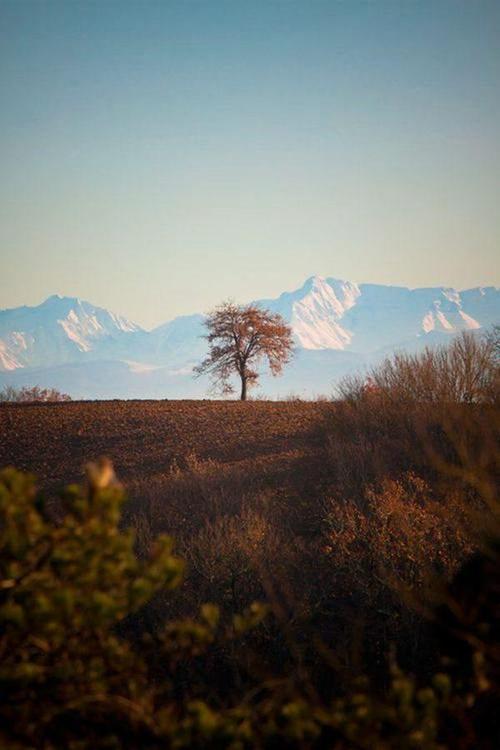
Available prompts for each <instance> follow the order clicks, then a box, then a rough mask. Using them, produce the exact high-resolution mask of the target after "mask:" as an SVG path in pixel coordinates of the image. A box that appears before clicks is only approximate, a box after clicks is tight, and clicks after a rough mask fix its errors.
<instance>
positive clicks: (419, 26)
mask: <svg viewBox="0 0 500 750" xmlns="http://www.w3.org/2000/svg"><path fill="white" fill-rule="evenodd" d="M499 38H500V3H499V2H498V1H497V0H491V1H489V0H475V1H474V2H470V0H449V1H448V0H420V2H403V0H393V1H392V2H384V1H383V0H378V1H377V2H373V3H368V2H356V0H351V1H350V2H334V1H333V0H326V1H325V2H322V1H320V0H303V1H302V2H294V1H293V0H290V1H288V2H274V1H272V0H269V1H266V2H259V1H258V0H252V1H251V2H236V1H230V0H228V1H227V2H219V1H218V0H211V1H210V2H197V1H193V2H172V1H170V2H159V1H158V2H157V1H156V0H144V1H142V2H139V0H136V1H134V2H129V1H127V0H120V1H119V2H114V1H113V0H108V1H107V2H93V1H91V0H80V1H79V0H73V1H72V2H68V0H61V1H60V2H55V1H52V0H47V1H45V2H38V1H35V0H23V1H22V2H20V0H2V1H1V3H0V163H1V164H2V182H1V185H0V275H1V279H2V287H1V295H0V308H6V307H15V306H18V305H22V304H33V305H34V304H39V303H40V302H41V301H42V300H43V299H45V298H46V297H48V296H49V295H51V294H54V293H60V294H67V295H71V296H76V297H81V298H83V299H89V300H92V302H94V303H95V304H97V305H102V306H106V307H109V308H110V309H113V310H116V311H117V312H118V313H122V314H124V315H126V316H127V317H129V318H131V319H132V320H134V321H137V322H138V323H139V324H141V325H143V326H146V327H151V326H153V325H155V324H158V323H160V322H163V321H165V320H167V319H170V318H174V317H175V316H177V315H179V314H183V313H188V312H192V311H193V309H194V310H201V311H203V310H206V309H207V308H209V307H210V306H212V305H213V304H215V303H217V302H219V301H220V300H221V299H224V298H227V297H234V298H236V299H239V300H250V299H253V298H256V297H262V296H265V297H270V298H271V297H275V296H276V295H277V294H279V293H280V292H282V291H283V290H284V289H294V288H296V287H297V285H298V284H299V283H301V281H302V280H303V279H304V278H305V277H306V276H309V275H310V274H311V272H314V273H317V274H323V275H325V276H326V275H334V276H335V277H337V278H346V279H352V280H353V281H357V282H364V281H371V282H377V283H382V284H403V285H407V286H410V287H420V286H438V285H442V284H444V285H451V286H455V287H457V288H469V287H475V286H481V285H491V284H494V285H498V284H500V268H499V261H498V258H499V256H500V253H499V249H500V212H499V211H498V196H499V195H500V149H499V148H498V145H499V144H498V138H499V133H500V95H499V81H500V45H499V43H498V40H499Z"/></svg>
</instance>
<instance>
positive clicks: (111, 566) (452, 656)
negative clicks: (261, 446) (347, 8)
mask: <svg viewBox="0 0 500 750" xmlns="http://www.w3.org/2000/svg"><path fill="white" fill-rule="evenodd" d="M464 346H465V347H466V348H465V349H464V351H465V353H466V354H467V353H468V354H467V356H465V358H464V363H466V368H465V371H464V373H463V374H464V382H471V383H474V382H475V379H474V377H473V378H472V379H471V380H467V378H465V375H466V374H467V373H470V372H474V367H472V365H473V364H474V361H475V358H476V353H475V351H474V349H473V348H471V346H472V344H471V345H470V346H469V344H468V343H467V342H466V341H465V342H464ZM481 354H484V350H483V349H481ZM469 355H470V356H469ZM491 356H493V354H492V355H491ZM471 357H472V359H473V361H472V362H471V361H470V358H471ZM422 361H423V360H422ZM488 361H490V360H488ZM491 362H492V363H493V365H492V368H491V369H490V375H491V377H489V378H487V379H485V380H483V381H482V385H481V388H479V389H477V388H476V390H475V392H474V397H473V398H472V399H468V398H463V396H461V397H460V399H459V398H457V397H449V396H446V398H442V399H434V400H433V399H430V398H423V397H422V390H421V388H422V386H423V384H424V382H425V383H429V382H432V377H431V378H430V376H429V372H428V367H424V366H422V367H421V368H420V369H418V368H417V370H412V372H416V373H417V376H416V379H415V384H414V386H413V387H412V389H408V388H406V389H405V390H404V396H402V392H401V390H400V389H399V388H397V387H396V386H395V384H394V383H395V381H394V378H393V377H392V375H391V379H390V380H388V379H387V378H384V377H382V375H380V373H379V375H380V379H379V381H378V382H376V381H375V385H374V383H373V382H372V381H371V382H370V383H369V384H368V387H366V384H365V387H363V388H355V387H352V388H351V389H350V390H349V391H346V392H345V393H344V399H343V401H342V402H340V403H338V404H336V405H334V406H333V407H331V408H326V407H325V408H323V407H322V408H321V410H320V411H317V412H316V413H315V414H316V416H315V420H316V422H315V428H314V429H315V432H314V435H315V436H316V439H315V440H314V441H313V440H312V435H313V433H310V434H311V440H309V439H308V440H307V441H306V442H307V443H308V444H309V445H310V446H312V447H313V450H311V451H310V452H308V453H306V452H303V453H298V454H297V455H295V456H294V457H293V459H292V460H291V461H290V462H289V463H288V464H287V465H286V469H285V470H284V471H283V472H282V473H281V474H279V473H278V472H276V473H273V472H271V473H270V474H267V475H266V474H265V473H264V474H263V475H262V474H259V476H252V475H251V474H250V473H249V471H248V466H247V467H246V470H245V471H244V472H242V473H241V474H238V471H237V467H235V466H234V465H230V466H227V465H224V463H217V462H215V461H212V462H211V461H207V460H205V461H200V460H198V459H197V458H196V457H194V456H191V458H190V459H189V461H188V460H186V462H185V463H183V465H181V466H175V465H172V466H171V467H170V470H169V472H168V476H167V477H160V478H157V480H156V481H151V483H150V484H151V486H150V487H149V491H148V489H147V487H146V486H145V485H144V486H141V487H140V488H139V487H138V486H137V485H136V486H135V487H133V486H132V488H131V494H132V498H131V499H130V500H129V501H128V502H127V503H126V504H125V505H124V506H123V515H122V519H121V521H120V519H119V516H120V508H121V504H122V499H123V493H122V489H121V488H120V487H119V485H118V484H117V483H116V480H115V479H114V474H113V471H112V468H111V466H110V464H109V463H107V462H102V463H100V464H97V465H91V466H90V467H89V471H88V480H87V486H86V488H84V489H78V488H76V487H74V488H72V489H70V490H69V491H68V492H67V493H66V494H65V497H64V499H63V500H62V501H59V502H58V503H57V504H55V503H54V502H53V501H52V500H51V499H50V498H49V499H48V500H47V501H45V502H44V501H43V500H42V499H41V497H40V496H39V495H38V494H37V493H35V491H34V488H33V484H32V481H31V480H29V479H27V478H26V477H24V476H21V475H18V474H17V473H15V472H12V470H11V471H10V472H7V473H4V475H3V477H2V484H1V493H0V497H1V500H0V513H1V516H2V518H1V529H2V537H1V544H2V556H1V557H2V571H1V572H2V582H1V583H0V590H1V592H2V593H1V600H2V609H1V610H0V615H1V616H2V618H3V625H2V637H1V645H0V648H1V649H2V655H3V657H2V665H3V666H2V673H1V682H0V688H1V690H2V693H3V695H4V696H7V698H8V699H7V700H4V701H3V703H2V708H1V709H0V711H1V712H2V715H3V722H2V727H3V729H2V731H3V732H4V737H3V743H4V744H5V745H7V746H8V747H21V748H25V747H47V748H52V747H54V748H56V747H61V746H63V747H131V748H132V747H170V746H173V747H175V746H177V747H196V746H199V747H210V746H211V747H259V746H260V747H284V746H285V747H286V746H288V747H337V748H351V747H352V748H359V747H366V748H368V747H370V748H372V747H377V748H404V747H420V748H441V747H442V748H450V750H451V748H453V749H455V748H459V749H460V748H476V747H478V748H490V747H491V748H493V747H496V746H497V745H498V739H499V738H498V723H497V718H496V715H495V712H496V706H497V705H498V698H499V692H498V685H499V658H500V654H499V640H498V622H499V617H498V615H499V613H498V601H499V597H498V594H499V585H500V584H499V580H498V570H499V568H498V548H499V547H498V539H499V531H498V522H499V519H498V499H497V496H496V483H495V480H496V477H497V472H498V463H497V455H498V454H497V451H496V447H497V440H498V400H497V396H496V393H498V390H496V391H495V387H496V385H495V384H497V383H498V379H497V376H498V370H497V369H495V368H496V366H495V365H494V363H495V360H494V359H491ZM419 363H420V360H419V361H417V362H416V365H417V366H418V365H419ZM403 364H404V362H403ZM395 367H396V369H395V372H396V374H397V373H398V372H399V373H401V371H402V369H403V365H402V364H401V361H399V364H398V365H397V366H395ZM390 372H392V371H390ZM476 372H478V371H477V370H476ZM481 372H484V368H482V369H481ZM375 374H376V373H375ZM431 375H432V373H431ZM442 375H443V372H442V371H441V372H440V376H441V377H442ZM438 381H439V382H441V380H440V378H439V379H437V380H436V381H435V382H438ZM397 382H403V381H402V380H400V381H398V380H397V379H396V383H397ZM417 386H418V387H417ZM466 392H469V391H466ZM461 393H462V394H463V393H464V391H461ZM254 406H260V404H259V405H257V404H255V405H253V404H252V405H250V404H247V405H246V407H247V408H248V409H253V407H254ZM286 406H287V407H288V406H289V405H286ZM291 406H295V405H291ZM299 406H303V405H299ZM309 406H311V407H312V405H309ZM315 406H316V407H317V406H318V405H315ZM30 408H31V407H30ZM33 408H35V407H33ZM50 408H52V407H43V408H42V407H40V408H39V409H38V411H39V412H40V413H42V412H44V411H46V410H47V409H50ZM54 408H55V407H54ZM59 408H61V409H62V408H71V409H72V408H73V405H68V407H59ZM280 460H284V459H283V457H281V459H280ZM278 463H279V462H278ZM275 468H276V467H275ZM138 489H140V496H139V493H138V492H137V490H138ZM127 526H133V527H134V528H135V534H134V535H131V534H130V533H129V532H125V531H123V530H122V529H123V528H125V527H127ZM164 530H169V531H173V532H174V533H175V536H176V538H177V540H178V542H177V549H178V555H179V557H182V558H184V559H185V561H186V570H185V574H184V581H183V583H182V585H179V579H180V575H181V569H182V563H181V562H180V559H179V558H178V557H177V556H174V555H173V553H172V548H171V546H170V542H169V541H168V540H165V539H161V538H160V540H159V541H157V540H156V537H157V534H158V533H160V532H162V531H164ZM255 601H261V602H264V603H265V606H264V607H263V606H261V605H256V604H255V603H254V602H255ZM206 602H210V604H209V605H207V604H206ZM4 608H5V609H4ZM391 654H392V655H391ZM397 665H399V666H397Z"/></svg>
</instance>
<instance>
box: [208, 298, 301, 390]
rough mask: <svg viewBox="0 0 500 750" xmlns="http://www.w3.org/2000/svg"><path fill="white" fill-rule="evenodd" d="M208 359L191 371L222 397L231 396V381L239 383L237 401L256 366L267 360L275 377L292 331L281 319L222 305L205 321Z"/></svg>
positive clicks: (255, 376) (250, 307)
mask: <svg viewBox="0 0 500 750" xmlns="http://www.w3.org/2000/svg"><path fill="white" fill-rule="evenodd" d="M205 326H206V328H207V331H208V333H207V335H206V337H205V338H206V339H207V341H208V344H209V353H208V356H207V357H206V358H205V359H204V360H203V362H202V363H201V364H200V365H198V367H195V372H196V373H197V375H202V374H204V373H207V374H209V375H210V376H211V378H212V381H213V383H214V385H215V386H216V387H218V388H219V389H220V390H222V392H223V393H232V392H233V391H234V388H233V386H232V384H231V382H230V381H231V377H232V376H233V375H238V376H239V378H240V380H241V400H242V401H245V400H246V398H247V393H248V390H249V388H251V387H252V386H254V385H255V384H256V383H257V381H258V379H259V374H258V372H257V370H256V367H257V365H258V363H259V362H260V361H262V360H267V363H268V365H269V369H270V370H271V373H272V374H273V375H279V374H280V373H281V371H282V369H283V366H284V365H286V364H287V363H288V362H289V361H290V358H291V355H292V330H291V328H290V326H288V325H287V324H286V322H285V321H284V320H283V318H282V317H281V315H278V314H277V313H272V312H270V311H269V310H264V309H262V308H261V307H257V305H237V304H235V303H234V302H224V303H222V304H221V305H219V306H218V307H216V308H215V309H214V310H212V311H211V312H209V313H208V315H207V318H206V320H205Z"/></svg>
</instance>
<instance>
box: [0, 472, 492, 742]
mask: <svg viewBox="0 0 500 750" xmlns="http://www.w3.org/2000/svg"><path fill="white" fill-rule="evenodd" d="M87 476H88V482H87V486H86V487H84V488H80V487H76V486H72V487H69V488H68V489H67V490H66V492H65V493H64V498H63V501H64V508H65V513H64V515H63V517H62V518H61V519H60V521H59V522H58V523H55V522H53V521H51V520H50V519H49V517H48V515H47V513H46V508H45V504H44V502H43V499H42V498H41V497H40V496H39V495H38V494H37V493H36V491H35V486H34V481H33V478H32V477H30V476H29V475H25V474H20V473H18V472H16V471H14V470H13V469H7V470H4V471H3V472H2V473H1V475H0V551H1V557H0V623H1V630H0V652H1V654H2V663H1V666H0V692H1V695H2V702H1V704H0V742H1V744H2V746H3V747H9V748H12V750H15V749H16V748H18V749H19V750H20V749H21V748H22V749H26V748H44V749H45V748H46V749H47V750H52V749H54V750H56V749H58V748H62V747H64V748H89V749H90V748H158V749H159V748H165V747H172V748H196V747H199V748H201V747H208V748H252V747H262V748H264V747H265V748H271V747H289V748H304V747H305V748H308V747H310V748H320V747H325V746H327V747H331V748H337V749H338V750H343V749H344V748H345V749H347V748H379V749H380V750H385V749H389V748H394V750H396V749H397V750H400V749H402V748H422V749H424V748H425V749H427V750H438V748H450V750H451V749H452V748H453V750H455V749H456V748H459V749H460V748H464V749H465V748H472V747H474V748H476V747H477V748H479V747H482V748H490V747H491V748H493V747H496V746H497V745H496V744H495V743H496V740H497V739H498V738H497V737H495V723H494V719H495V711H496V706H497V702H498V698H499V694H498V681H497V678H498V664H499V654H498V644H497V642H496V640H495V639H496V637H497V635H498V612H497V610H496V609H495V606H494V602H495V596H497V595H498V590H499V588H498V587H499V581H498V571H499V566H498V562H499V557H498V553H499V545H498V543H497V541H496V540H497V539H498V538H499V535H498V529H497V528H496V526H493V525H490V541H489V543H488V544H487V545H485V547H484V550H483V551H482V552H481V553H477V554H476V557H475V558H474V560H473V561H471V562H470V563H467V565H466V566H464V567H463V569H462V570H461V571H460V572H459V573H458V574H457V576H456V577H455V579H454V581H453V582H452V585H451V586H450V587H449V589H448V594H447V595H446V596H445V598H444V601H443V604H442V605H441V615H440V619H439V622H440V625H439V627H440V628H441V630H442V628H446V632H448V633H450V634H452V636H453V638H449V639H448V641H449V646H450V647H448V646H447V643H446V639H445V638H444V639H443V651H444V652H446V651H448V661H447V662H446V664H444V665H443V666H446V667H447V672H439V673H437V674H436V675H435V676H434V677H433V678H432V679H431V681H430V684H427V685H424V686H422V685H419V683H418V681H416V680H415V679H414V678H412V677H411V676H408V675H406V674H404V673H403V672H402V671H401V670H400V669H398V668H397V667H396V665H395V664H394V663H393V664H392V666H391V670H390V673H389V675H388V680H387V684H388V687H387V689H386V690H385V691H380V690H379V691H374V690H373V689H370V688H369V685H368V683H367V682H366V680H361V681H359V680H358V681H357V682H356V683H355V684H353V685H352V686H351V689H350V690H349V691H347V692H346V693H345V695H343V696H339V697H337V698H332V699H328V700H326V701H325V700H324V699H323V698H321V696H320V694H319V693H318V691H317V690H316V688H315V685H314V682H313V681H312V680H311V677H310V676H309V675H308V672H307V669H306V670H305V671H304V669H303V670H302V679H301V681H299V682H297V681H294V680H291V679H287V676H286V675H282V676H281V677H280V676H279V675H278V676H277V677H275V678H274V679H273V680H269V679H268V678H264V677H262V676H260V677H259V676H258V675H255V674H254V675H251V673H247V674H246V676H245V678H244V684H243V690H242V692H241V694H240V695H237V694H235V695H233V696H228V697H227V698H226V699H225V700H224V701H222V702H221V701H220V699H219V700H217V702H216V701H215V700H214V695H213V692H212V685H211V683H212V680H211V674H210V672H208V671H206V670H202V671H201V672H200V667H203V665H204V664H206V663H205V662H203V661H200V658H201V657H202V655H203V653H204V652H205V651H206V650H208V651H210V650H214V651H215V657H214V658H217V654H218V653H221V652H223V651H224V649H227V648H228V644H232V643H233V642H234V640H235V639H237V638H243V639H244V638H245V634H246V633H247V632H248V630H249V628H254V627H257V626H258V625H259V623H260V622H261V620H262V618H263V616H264V615H265V610H264V609H263V608H262V607H261V606H259V605H257V604H254V605H252V606H250V607H249V608H248V609H247V610H246V611H245V612H243V614H241V615H236V616H234V617H233V619H232V620H229V621H227V620H224V619H221V618H220V617H219V610H218V608H217V607H214V606H213V605H203V606H202V607H201V608H200V614H199V617H198V619H197V620H187V621H175V620H170V621H168V622H166V623H165V624H164V627H163V629H162V631H161V632H159V633H157V634H156V635H155V636H152V635H150V636H148V637H146V638H145V639H142V640H141V641H140V642H139V641H137V642H135V643H130V642H127V640H125V639H124V638H123V637H120V635H119V631H120V629H121V628H122V626H124V625H125V626H126V622H127V619H128V618H129V617H130V616H133V614H134V613H135V612H137V611H138V610H140V608H142V607H143V606H144V604H145V603H146V602H147V601H148V600H150V599H151V597H153V596H155V595H156V594H157V593H158V592H160V591H162V590H163V591H165V590H168V589H174V588H175V587H177V586H178V584H179V582H180V579H181V574H182V569H183V565H182V562H181V561H180V560H179V559H178V558H177V557H175V556H174V555H173V553H172V542H171V540H170V539H169V538H168V537H160V538H159V539H157V540H156V542H155V544H154V545H153V547H152V550H151V555H150V557H149V559H147V560H144V561H141V560H139V559H138V558H137V556H136V554H135V553H134V538H133V535H132V533H131V532H129V531H120V530H119V522H120V511H121V507H122V503H123V497H124V496H123V491H122V489H121V487H120V486H119V484H118V483H117V482H116V479H115V477H114V473H113V469H112V466H111V464H110V463H109V462H107V461H105V460H102V461H101V462H99V463H97V464H91V465H89V466H88V469H87ZM415 481H416V480H414V479H410V480H409V482H410V484H411V482H413V483H415ZM409 487H410V485H408V484H407V485H406V488H404V487H402V488H399V489H397V490H395V491H396V492H398V493H404V492H408V491H409ZM416 489H417V492H419V493H425V488H424V487H421V486H420V485H418V482H417V488H416ZM384 492H385V494H386V496H387V499H386V500H384V501H383V503H382V506H381V507H380V508H379V509H376V512H377V513H378V515H379V517H380V519H381V522H382V526H384V524H385V520H384V519H386V518H387V516H388V514H389V515H390V513H391V500H390V495H391V494H394V493H393V491H392V490H390V488H386V489H385V490H384ZM371 501H372V502H374V501H375V499H374V498H371ZM417 502H418V500H417ZM228 523H229V526H228V529H227V530H225V527H224V526H222V527H221V532H220V533H221V535H222V536H221V539H222V537H223V536H224V534H226V533H229V532H230V533H233V532H232V531H231V528H232V527H231V524H232V521H230V520H229V521H228ZM259 523H260V521H259ZM398 523H400V521H398ZM255 528H256V526H255V523H254V522H253V521H252V520H251V518H250V517H249V526H248V533H246V536H244V537H242V539H244V540H245V542H244V544H246V545H250V547H252V545H255V544H256V543H257V540H256V537H255V536H254V529H255ZM259 533H260V534H263V535H265V534H267V533H268V531H267V530H266V527H265V524H264V525H263V526H262V529H261V531H259ZM421 533H422V534H423V535H424V536H425V535H426V534H427V533H428V532H427V521H426V520H425V517H423V519H422V531H421ZM235 539H236V541H235V544H240V542H239V541H238V537H236V538H235ZM332 539H333V537H332ZM204 549H205V548H204V546H203V544H201V545H199V546H198V551H199V554H200V555H202V554H204ZM387 549H389V548H388V547H387ZM240 550H243V546H242V547H240ZM205 551H206V550H205ZM235 554H237V555H238V554H239V552H238V553H237V552H236V550H235ZM235 560H236V562H237V565H238V566H241V565H243V564H244V560H243V558H239V557H238V556H237V557H236V558H235ZM201 562H202V561H201V559H200V563H201ZM411 575H413V572H411ZM441 630H440V631H439V632H441ZM231 653H232V654H233V656H234V658H235V659H236V658H237V651H236V650H235V649H234V648H233V649H232V651H231ZM457 654H458V657H457ZM190 664H191V665H193V671H192V672H189V671H188V672H186V669H187V668H189V665H190ZM186 674H188V675H196V674H197V675H198V677H197V679H191V677H190V679H186ZM331 679H334V676H333V675H332V678H331ZM485 728H486V730H487V731H485Z"/></svg>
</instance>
